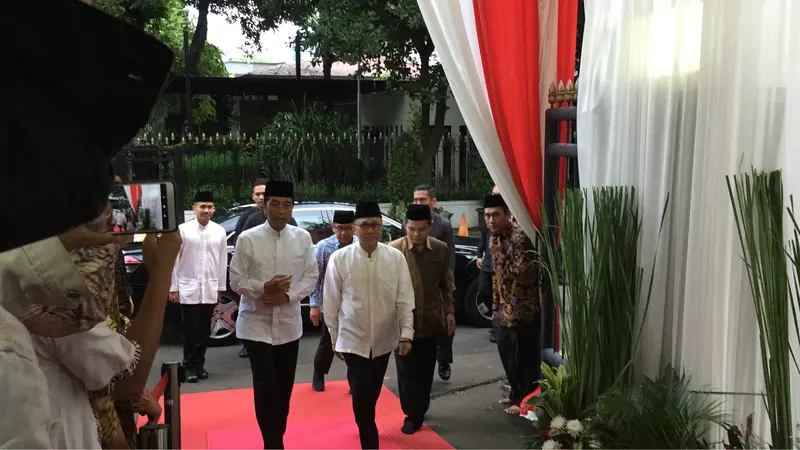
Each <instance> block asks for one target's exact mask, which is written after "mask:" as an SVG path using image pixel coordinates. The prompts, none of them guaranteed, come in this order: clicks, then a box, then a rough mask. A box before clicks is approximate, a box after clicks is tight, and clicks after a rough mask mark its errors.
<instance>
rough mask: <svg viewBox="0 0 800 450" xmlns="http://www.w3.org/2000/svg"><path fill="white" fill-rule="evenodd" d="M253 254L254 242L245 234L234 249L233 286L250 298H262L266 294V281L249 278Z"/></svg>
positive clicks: (232, 262)
mask: <svg viewBox="0 0 800 450" xmlns="http://www.w3.org/2000/svg"><path fill="white" fill-rule="evenodd" d="M252 254H253V244H252V242H251V241H250V238H248V237H246V236H245V237H243V238H242V239H241V240H240V241H239V243H238V245H237V246H236V250H234V251H233V259H231V268H230V272H231V288H232V289H233V290H234V292H236V293H237V294H240V295H244V296H246V297H249V298H261V297H263V296H264V281H263V280H254V279H252V278H249V276H250V263H251V261H250V259H251V258H252Z"/></svg>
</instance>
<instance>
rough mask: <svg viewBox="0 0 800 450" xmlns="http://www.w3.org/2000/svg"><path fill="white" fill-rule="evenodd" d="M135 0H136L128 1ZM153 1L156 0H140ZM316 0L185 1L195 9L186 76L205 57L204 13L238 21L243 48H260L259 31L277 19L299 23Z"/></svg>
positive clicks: (197, 67)
mask: <svg viewBox="0 0 800 450" xmlns="http://www.w3.org/2000/svg"><path fill="white" fill-rule="evenodd" d="M128 1H137V0H128ZM144 1H148V2H149V1H157V0H144ZM316 2H317V0H188V1H187V4H189V5H191V6H193V7H195V8H197V13H198V14H197V24H196V27H195V29H194V33H192V39H191V43H190V45H189V66H188V69H189V70H188V72H189V74H190V75H195V74H197V75H199V74H200V73H199V70H198V69H199V64H200V62H201V61H202V60H203V58H204V57H205V56H206V54H205V53H204V49H205V46H206V41H207V39H208V14H209V13H213V14H219V15H223V16H225V17H226V19H227V20H228V21H229V22H231V23H239V24H240V25H241V27H242V34H243V35H244V37H245V39H246V43H245V46H246V47H247V48H251V49H256V50H261V33H263V32H265V31H269V30H274V29H275V28H276V27H277V26H278V25H279V24H280V23H281V22H284V21H291V22H302V21H303V20H305V17H306V16H307V15H308V14H310V13H311V11H313V8H314V5H315V3H316Z"/></svg>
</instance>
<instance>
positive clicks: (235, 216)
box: [123, 202, 491, 345]
mask: <svg viewBox="0 0 800 450" xmlns="http://www.w3.org/2000/svg"><path fill="white" fill-rule="evenodd" d="M253 206H254V205H244V206H235V207H232V208H222V207H217V210H216V212H215V213H214V218H213V219H212V220H214V221H215V222H217V223H219V224H220V225H221V226H222V227H223V228H224V229H225V231H226V232H227V233H228V262H229V263H230V258H231V255H233V249H234V245H235V243H236V236H235V234H236V232H235V229H236V223H237V221H238V220H239V217H240V216H241V215H242V214H247V213H249V212H250V211H251V208H252V207H253ZM336 210H355V205H352V204H348V203H308V202H299V203H297V204H295V207H294V210H293V212H292V216H293V217H294V219H295V220H296V221H297V226H299V227H302V228H304V229H305V230H307V231H308V232H309V233H310V234H311V238H312V239H313V241H314V244H316V243H317V242H319V241H320V240H322V239H325V238H326V237H328V236H331V235H332V234H333V230H332V229H331V228H332V224H331V221H332V220H333V213H334V211H336ZM192 220H194V219H192ZM383 233H384V236H383V240H384V241H385V242H389V241H391V240H393V239H397V238H399V237H400V236H401V225H400V223H399V222H397V221H396V220H394V219H392V218H390V217H389V216H387V215H384V216H383ZM455 241H456V242H455V244H456V267H455V284H456V311H457V314H458V319H459V321H460V322H462V323H469V324H470V325H474V326H480V327H487V326H489V325H491V309H490V308H489V307H488V305H485V304H482V303H481V301H480V300H479V299H478V267H477V266H476V264H475V261H476V259H477V256H478V251H477V239H475V238H471V237H461V236H456V239H455ZM123 254H124V255H125V265H126V267H127V270H128V273H129V274H130V277H131V286H132V288H133V300H134V304H135V306H136V308H138V306H139V303H140V302H141V299H142V296H143V295H144V288H145V286H146V285H147V279H148V275H147V268H146V267H145V266H144V264H142V250H141V244H140V243H139V242H134V243H131V244H129V245H127V246H126V247H125V248H124V249H123ZM301 305H302V308H303V312H304V315H305V317H306V318H307V314H308V307H309V301H308V299H304V300H303V302H302V303H301ZM175 306H176V305H174V304H172V303H170V304H169V305H168V306H167V313H166V316H165V320H166V321H167V324H168V325H170V326H179V324H180V311H179V310H178V308H176V307H175ZM238 311H239V295H238V294H236V293H235V292H233V290H231V288H230V285H228V291H227V292H225V293H224V294H223V295H222V301H221V302H220V303H219V304H217V308H216V311H215V313H214V317H213V319H212V325H211V338H212V342H214V343H217V344H220V345H223V344H228V343H232V342H233V341H235V335H236V317H237V315H238Z"/></svg>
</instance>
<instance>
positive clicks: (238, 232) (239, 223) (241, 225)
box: [234, 212, 251, 242]
mask: <svg viewBox="0 0 800 450" xmlns="http://www.w3.org/2000/svg"><path fill="white" fill-rule="evenodd" d="M250 214H251V213H250V212H247V213H244V214H242V215H241V216H239V220H237V221H236V228H235V229H234V230H235V231H234V232H235V233H236V242H238V241H239V236H241V235H242V231H244V225H245V224H246V223H247V218H248V217H250Z"/></svg>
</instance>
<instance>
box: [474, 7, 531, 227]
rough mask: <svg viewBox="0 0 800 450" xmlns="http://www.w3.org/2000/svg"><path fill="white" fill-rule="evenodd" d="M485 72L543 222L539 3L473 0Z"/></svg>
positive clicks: (499, 123) (525, 195)
mask: <svg viewBox="0 0 800 450" xmlns="http://www.w3.org/2000/svg"><path fill="white" fill-rule="evenodd" d="M473 6H474V9H475V24H476V28H477V32H478V44H479V47H480V52H481V60H482V62H483V74H484V78H485V79H486V89H487V91H488V94H489V103H490V105H491V108H492V116H493V118H494V123H495V127H496V128H497V135H498V136H499V138H500V144H501V146H502V147H503V153H504V155H505V158H506V162H507V163H508V168H509V169H510V171H511V176H512V178H513V180H514V185H515V186H516V188H517V191H518V192H519V194H520V197H522V201H523V202H524V203H525V207H526V209H527V212H528V214H529V215H530V217H531V220H532V221H533V224H534V226H536V227H537V228H539V227H541V218H540V217H539V206H540V203H541V201H542V189H543V179H542V149H541V144H540V140H539V139H540V135H541V130H540V126H539V118H540V114H541V112H540V103H539V6H538V2H536V1H533V0H473Z"/></svg>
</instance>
